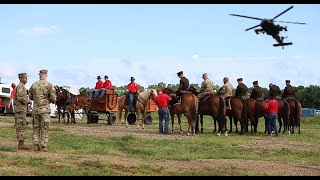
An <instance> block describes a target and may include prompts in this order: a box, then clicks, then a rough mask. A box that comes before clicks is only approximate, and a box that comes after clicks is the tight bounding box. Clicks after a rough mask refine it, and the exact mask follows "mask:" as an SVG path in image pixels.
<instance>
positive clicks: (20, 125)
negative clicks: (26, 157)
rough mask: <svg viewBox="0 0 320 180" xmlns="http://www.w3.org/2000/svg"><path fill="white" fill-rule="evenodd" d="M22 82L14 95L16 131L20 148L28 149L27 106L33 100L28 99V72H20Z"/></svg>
mask: <svg viewBox="0 0 320 180" xmlns="http://www.w3.org/2000/svg"><path fill="white" fill-rule="evenodd" d="M18 77H19V80H20V83H19V85H18V86H17V87H16V88H17V89H16V93H15V95H14V101H13V105H14V117H15V124H16V133H17V139H18V141H19V143H18V149H22V150H26V149H29V148H28V147H26V146H25V144H24V140H25V134H26V128H27V126H28V125H27V117H26V115H27V106H28V104H29V103H31V100H29V99H28V95H27V89H26V87H25V84H26V83H27V82H28V76H27V73H20V74H18Z"/></svg>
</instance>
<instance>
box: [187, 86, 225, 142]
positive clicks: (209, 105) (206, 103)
mask: <svg viewBox="0 0 320 180" xmlns="http://www.w3.org/2000/svg"><path fill="white" fill-rule="evenodd" d="M189 90H190V91H191V92H192V93H193V94H194V95H196V96H198V94H199V92H197V90H196V89H195V88H193V87H191V88H190V89H189ZM203 98H204V100H203V101H201V100H199V105H198V115H199V116H200V124H201V131H200V132H201V133H203V115H209V116H211V117H212V118H213V120H214V121H218V124H219V130H218V135H220V133H222V132H225V136H227V135H228V134H227V132H228V131H225V124H226V112H225V107H226V105H225V101H224V100H223V98H222V97H221V96H217V95H215V94H213V93H210V94H207V95H205V97H203ZM198 131H199V120H197V123H196V132H198Z"/></svg>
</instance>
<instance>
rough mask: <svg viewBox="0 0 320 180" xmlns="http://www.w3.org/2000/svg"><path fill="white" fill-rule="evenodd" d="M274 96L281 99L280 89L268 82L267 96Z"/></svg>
mask: <svg viewBox="0 0 320 180" xmlns="http://www.w3.org/2000/svg"><path fill="white" fill-rule="evenodd" d="M271 96H273V97H275V98H276V99H281V90H280V88H279V86H277V85H275V84H272V83H270V84H269V97H271Z"/></svg>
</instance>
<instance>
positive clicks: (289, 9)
mask: <svg viewBox="0 0 320 180" xmlns="http://www.w3.org/2000/svg"><path fill="white" fill-rule="evenodd" d="M292 8H293V6H291V7H289V8H288V9H286V10H285V11H283V12H282V13H280V14H278V15H277V16H275V17H274V18H273V19H272V21H273V20H275V19H276V18H278V17H279V16H281V15H282V14H284V13H286V12H287V11H289V10H290V9H292Z"/></svg>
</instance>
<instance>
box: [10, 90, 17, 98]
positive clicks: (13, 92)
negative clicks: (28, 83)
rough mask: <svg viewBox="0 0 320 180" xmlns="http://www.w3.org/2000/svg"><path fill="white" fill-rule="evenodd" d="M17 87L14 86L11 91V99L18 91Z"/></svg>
mask: <svg viewBox="0 0 320 180" xmlns="http://www.w3.org/2000/svg"><path fill="white" fill-rule="evenodd" d="M16 90H17V89H16V88H14V89H13V90H12V91H11V99H14V94H15V93H16Z"/></svg>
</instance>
